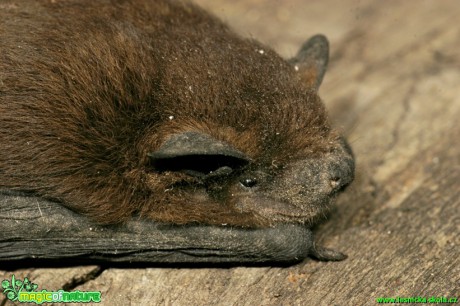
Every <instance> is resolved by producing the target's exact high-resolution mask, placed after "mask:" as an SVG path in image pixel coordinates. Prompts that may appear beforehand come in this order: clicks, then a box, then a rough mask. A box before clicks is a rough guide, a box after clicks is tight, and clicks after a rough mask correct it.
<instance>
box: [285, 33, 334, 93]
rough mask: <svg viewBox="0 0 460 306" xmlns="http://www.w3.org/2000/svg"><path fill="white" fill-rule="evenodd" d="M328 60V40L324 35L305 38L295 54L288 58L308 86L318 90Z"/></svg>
mask: <svg viewBox="0 0 460 306" xmlns="http://www.w3.org/2000/svg"><path fill="white" fill-rule="evenodd" d="M328 60H329V42H328V41H327V38H326V37H325V36H324V35H315V36H313V37H312V38H310V39H309V40H307V41H306V42H305V43H304V44H303V46H302V47H301V48H300V50H299V52H298V53H297V55H296V56H295V57H293V58H291V59H290V60H289V63H291V64H292V65H293V66H294V69H295V70H296V71H297V72H298V73H299V74H300V78H301V79H302V80H303V81H304V82H305V84H306V85H307V86H308V87H309V88H315V89H316V90H318V88H319V85H321V82H322V80H323V77H324V73H325V72H326V68H327V63H328Z"/></svg>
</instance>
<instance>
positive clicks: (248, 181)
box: [240, 177, 257, 188]
mask: <svg viewBox="0 0 460 306" xmlns="http://www.w3.org/2000/svg"><path fill="white" fill-rule="evenodd" d="M240 183H241V185H243V186H244V187H248V188H251V187H254V186H255V185H256V184H257V179H256V178H253V177H245V178H243V179H241V180H240Z"/></svg>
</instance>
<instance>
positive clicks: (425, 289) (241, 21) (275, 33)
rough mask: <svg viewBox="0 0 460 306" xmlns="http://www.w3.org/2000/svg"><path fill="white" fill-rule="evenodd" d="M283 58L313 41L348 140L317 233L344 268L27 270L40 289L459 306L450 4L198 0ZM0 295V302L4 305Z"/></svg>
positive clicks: (171, 300)
mask: <svg viewBox="0 0 460 306" xmlns="http://www.w3.org/2000/svg"><path fill="white" fill-rule="evenodd" d="M198 2H199V3H201V4H202V5H203V6H205V7H207V8H208V9H210V10H212V11H214V12H215V13H216V14H218V15H219V16H221V17H223V18H224V20H226V21H227V22H228V23H230V24H231V25H232V26H233V27H234V28H235V29H236V30H237V31H238V32H240V33H242V34H243V35H246V36H252V37H255V38H257V39H259V40H261V41H262V42H265V43H267V44H269V45H270V46H272V47H273V48H274V49H275V50H277V51H279V52H280V53H281V54H282V55H283V56H285V57H290V56H292V55H294V54H295V53H296V51H297V47H298V46H300V44H301V43H302V42H303V41H304V40H305V39H306V38H307V37H309V36H310V35H313V34H316V33H323V34H325V35H326V36H328V37H329V39H330V42H331V52H332V58H331V62H330V66H329V71H328V72H327V73H326V77H325V80H324V82H323V85H322V88H321V90H320V94H321V96H322V97H323V99H324V100H325V103H326V105H327V107H328V109H329V110H330V116H331V120H333V122H335V123H336V126H338V127H341V128H342V129H343V131H344V133H345V134H346V135H347V136H348V139H349V140H350V142H351V144H352V146H353V149H354V151H355V154H356V158H357V165H358V166H357V177H356V181H355V182H354V183H353V185H352V186H351V187H350V188H349V189H348V190H347V192H346V193H345V194H343V195H341V196H340V197H339V199H338V203H337V209H336V211H335V212H334V213H333V214H332V215H331V218H330V219H329V221H328V222H327V223H325V224H323V225H322V226H321V227H320V228H319V229H318V231H317V237H318V238H319V240H320V241H321V242H322V243H323V244H324V245H326V246H329V247H331V248H334V249H339V250H341V251H344V252H345V253H346V254H348V255H349V258H348V259H347V260H345V261H343V262H330V263H324V262H318V261H314V260H306V261H304V262H303V263H301V264H298V265H295V266H292V267H288V268H275V267H263V268H256V267H254V268H247V267H236V268H228V269H218V268H213V269H209V268H199V269H189V268H136V269H131V268H129V267H125V268H106V267H99V266H84V267H65V268H49V267H34V268H30V267H28V268H23V269H17V267H12V269H14V270H10V271H0V280H3V279H4V278H9V279H10V278H11V274H12V273H14V274H15V275H16V277H17V278H23V277H25V276H28V277H29V279H31V281H33V282H34V283H36V284H38V285H39V288H47V289H49V290H58V289H61V288H64V289H67V290H86V291H96V290H97V291H99V290H100V291H101V292H102V303H101V305H123V306H124V305H375V304H376V301H375V299H376V298H377V297H397V296H400V297H417V296H422V297H427V298H428V297H431V296H437V297H441V296H444V297H460V238H459V237H460V235H459V234H460V213H459V212H460V183H459V182H460V141H459V139H460V137H459V136H458V135H460V125H459V124H458V118H460V27H459V26H458V16H459V13H460V6H459V5H458V1H456V0H452V1H442V2H441V1H436V0H426V1H423V2H422V1H405V2H402V1H385V2H382V1H363V0H360V1H358V0H346V1H339V0H336V1H315V2H313V1H303V0H286V1H274V0H272V1H258V0H247V1H242V0H234V1H231V2H229V1H216V0H200V1H198ZM2 298H3V296H1V297H0V305H2V306H3V305H11V304H12V303H9V302H6V301H3V302H2Z"/></svg>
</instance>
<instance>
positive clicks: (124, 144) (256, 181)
mask: <svg viewBox="0 0 460 306" xmlns="http://www.w3.org/2000/svg"><path fill="white" fill-rule="evenodd" d="M0 41H2V44H1V45H0V143H1V144H2V150H0V189H1V190H2V191H3V192H4V193H5V194H8V192H10V193H11V192H13V193H14V192H21V193H25V194H27V195H29V196H33V197H39V198H42V199H46V200H47V201H51V202H53V203H59V205H60V206H62V207H64V208H66V209H68V210H70V211H72V212H74V213H76V214H77V215H79V216H83V217H84V218H86V219H87V220H89V222H92V223H94V224H96V225H97V226H109V227H110V226H112V225H115V226H116V225H119V224H127V223H129V222H131V220H142V221H140V222H143V223H142V224H145V222H147V223H151V224H160V225H165V226H166V227H164V231H168V228H170V227H168V226H169V225H171V226H175V231H177V233H176V234H174V235H181V234H180V233H181V232H182V234H183V235H187V234H189V233H190V231H192V228H193V229H197V231H198V232H199V234H197V236H196V238H195V240H196V241H206V239H207V238H208V236H207V235H209V231H210V230H214V229H216V228H217V232H218V234H216V235H217V236H219V235H223V236H222V237H220V238H222V239H221V240H222V245H221V246H219V247H218V249H217V250H213V252H214V253H215V252H218V251H219V249H220V250H223V249H225V250H226V251H225V252H231V251H232V250H233V251H235V252H236V250H238V252H240V251H241V249H245V252H250V251H251V245H252V244H253V243H248V244H245V245H244V247H243V246H241V245H238V244H237V243H236V245H235V242H232V243H231V244H229V245H225V241H226V239H227V238H223V237H224V235H227V234H225V233H228V231H229V230H230V229H231V230H232V233H234V234H235V235H236V237H237V239H236V241H239V240H241V241H243V240H245V239H246V238H247V237H249V236H250V235H254V233H256V234H255V235H256V236H255V237H256V238H251V239H255V240H254V241H259V240H260V239H262V238H263V240H264V241H272V240H276V239H275V238H276V237H275V236H277V235H281V236H282V237H288V236H290V235H293V237H292V241H295V242H296V243H297V244H298V245H299V248H300V249H302V248H303V250H302V252H300V254H301V255H299V252H294V253H292V256H291V257H289V256H290V255H289V256H287V257H286V256H285V255H283V256H282V259H281V258H277V257H276V256H272V255H270V256H268V257H269V260H270V261H275V262H276V261H277V260H286V258H289V259H290V260H292V259H293V258H295V259H298V257H299V256H302V257H305V256H307V255H310V256H313V257H316V258H318V259H320V260H341V259H344V258H345V255H343V254H342V253H340V252H336V251H333V250H329V249H326V248H323V247H320V246H317V245H315V243H314V239H313V235H312V233H311V228H312V227H313V226H314V225H315V224H317V223H318V222H319V221H321V220H322V219H323V217H324V216H325V214H326V213H327V212H328V211H329V209H330V207H331V205H332V204H333V202H334V199H335V198H336V196H337V195H338V194H339V193H340V192H341V191H343V190H344V189H345V188H346V187H347V186H348V185H349V184H350V183H351V181H352V180H353V175H354V157H353V154H352V151H351V148H350V146H349V145H348V144H347V142H346V140H345V138H344V137H342V136H341V135H340V134H339V133H338V132H337V131H335V130H334V129H333V128H332V127H331V126H330V123H329V122H328V118H327V112H326V110H325V107H324V105H323V103H322V101H321V99H320V98H319V96H318V95H317V91H318V88H319V86H320V84H321V81H322V79H323V77H324V73H325V71H326V67H327V62H328V53H329V46H328V42H327V39H326V38H325V37H324V36H322V35H316V36H313V37H312V38H310V39H309V40H307V41H306V42H305V44H304V45H303V46H302V47H301V48H300V50H299V52H298V54H297V55H296V56H295V57H294V58H291V59H289V60H285V59H283V58H281V57H280V56H279V55H277V54H276V53H275V52H274V51H273V50H272V49H271V48H269V47H268V46H266V45H263V44H261V43H259V42H257V41H255V40H253V39H249V38H243V37H240V36H238V35H237V34H235V33H234V32H233V31H232V30H231V29H230V28H229V27H228V26H227V25H225V24H224V23H223V22H221V21H220V20H219V19H217V18H216V17H214V16H212V15H211V14H209V13H207V12H206V11H204V10H203V9H201V8H199V7H198V6H196V5H194V4H192V3H189V2H185V1H166V0H160V1H148V0H129V1H105V0H104V1H85V0H69V1H45V0H40V1H33V2H31V1H11V2H8V1H7V2H3V4H2V5H0ZM161 228H163V227H161V226H160V227H159V228H155V231H156V230H159V231H160V233H158V234H156V236H155V237H158V239H162V238H161V237H162V234H161ZM152 231H154V230H153V229H152ZM187 231H188V232H187ZM219 231H221V232H219ZM168 233H169V232H168ZM219 233H221V234H219ZM174 235H173V236H172V237H169V236H168V238H167V239H166V241H164V242H163V241H162V242H161V243H164V244H168V242H169V243H172V242H171V241H173V240H174ZM283 235H284V236H283ZM166 236H167V235H166ZM281 236H280V237H281ZM225 237H227V236H225ZM189 243H191V242H188V241H184V242H182V244H179V247H180V248H182V249H183V248H187V247H191V246H190V244H189ZM290 243H292V242H290ZM174 246H175V248H177V246H178V244H177V241H174ZM194 248H197V249H200V247H199V246H198V247H196V245H195V244H194ZM264 248H265V247H264ZM266 248H267V249H268V250H269V251H268V252H269V253H270V254H272V253H273V249H274V248H275V249H276V248H287V245H286V244H281V246H280V245H277V246H273V245H271V246H268V247H266ZM171 252H176V251H174V250H172V251H171ZM200 252H201V253H200V254H201V255H200V256H201V257H200V258H206V257H209V258H214V259H213V260H216V261H219V259H215V256H214V257H213V255H212V254H207V253H206V248H204V247H203V249H202V250H200ZM257 252H260V250H257V251H254V253H257ZM214 253H213V254H214ZM230 257H231V258H232V261H235V262H238V261H248V259H247V258H243V255H241V254H233V253H232V255H231V256H230ZM175 260H177V259H172V260H171V261H175ZM181 260H182V259H181ZM187 260H189V261H192V262H193V261H194V259H193V258H192V259H187ZM200 260H202V259H196V261H200ZM226 260H227V259H226ZM179 261H180V260H179ZM249 261H250V259H249Z"/></svg>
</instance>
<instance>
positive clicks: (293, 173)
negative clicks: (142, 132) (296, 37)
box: [147, 36, 354, 225]
mask: <svg viewBox="0 0 460 306" xmlns="http://www.w3.org/2000/svg"><path fill="white" fill-rule="evenodd" d="M256 60H257V58H256ZM256 60H253V62H256ZM326 63H327V41H326V40H325V39H324V38H323V37H322V36H316V37H314V38H312V39H311V40H309V41H308V42H307V43H306V44H305V45H304V47H303V48H302V49H301V51H300V52H299V54H298V55H297V57H296V58H294V59H292V60H291V61H290V63H287V62H285V64H286V65H284V66H283V67H282V69H280V70H281V72H282V73H281V77H276V75H275V77H274V78H273V79H275V81H271V84H269V85H268V86H267V85H265V84H263V82H264V77H263V76H262V77H260V76H259V77H251V78H247V80H249V81H246V82H244V85H243V86H241V87H239V88H237V89H236V90H234V91H233V92H232V89H231V88H229V89H228V92H229V95H230V96H233V97H235V98H233V100H232V101H231V103H228V104H225V103H219V102H218V101H217V102H216V101H215V100H210V101H207V102H206V103H200V104H199V105H196V104H195V105H194V107H195V108H194V109H193V110H192V109H188V110H187V114H184V111H183V110H181V109H180V108H170V114H173V115H170V118H169V119H170V120H169V121H168V122H165V123H164V126H162V127H160V128H159V129H158V130H157V131H156V132H157V134H156V135H155V136H158V135H163V136H162V137H161V140H159V141H157V144H155V145H152V147H153V148H154V149H153V150H150V151H149V153H148V154H147V155H148V156H149V158H150V166H151V169H152V172H150V174H149V175H150V179H149V180H151V181H153V182H157V181H158V180H163V181H168V180H170V183H169V185H163V188H164V190H167V192H166V193H170V195H169V196H170V201H171V203H175V204H177V205H179V206H182V207H183V206H184V205H185V206H186V205H189V207H187V208H184V209H185V210H187V209H189V208H190V207H193V206H194V203H201V204H202V205H203V207H206V204H205V203H210V204H209V205H210V206H208V208H207V209H208V211H209V217H210V219H213V218H214V217H211V215H212V211H214V210H217V211H219V210H220V213H222V216H218V215H217V216H215V219H214V220H213V221H211V222H212V223H230V224H234V225H267V224H275V223H277V222H301V223H307V224H311V223H313V222H314V221H315V220H316V219H317V217H318V216H323V215H324V214H325V212H327V210H328V209H329V207H330V204H331V202H332V200H333V199H334V198H335V196H336V195H337V194H338V193H339V192H340V191H341V190H343V189H344V188H345V187H346V186H347V185H348V184H349V183H350V182H351V181H352V180H353V176H354V159H353V155H352V152H351V149H350V147H349V146H348V144H347V142H346V140H345V139H344V138H342V137H340V136H338V135H337V134H336V133H335V132H334V131H333V130H332V129H331V128H330V127H329V125H328V122H327V117H326V114H325V110H324V108H323V106H322V103H321V100H320V99H319V98H318V96H317V94H316V89H317V87H318V86H319V83H320V82H321V78H322V75H323V74H324V69H325V65H326ZM283 69H284V70H283ZM276 73H278V72H277V71H276V70H274V71H273V74H276ZM279 80H281V81H279ZM250 82H254V83H256V84H255V85H254V84H251V83H250ZM286 83H288V85H286ZM305 85H306V86H305ZM211 86H212V83H211ZM229 87H231V86H229ZM247 87H249V88H251V87H252V88H253V91H254V92H253V93H251V94H247V98H246V99H247V101H241V100H240V99H241V96H244V92H245V91H246V90H247ZM238 91H242V92H243V94H239V92H238ZM192 99H193V95H192ZM216 99H218V98H216ZM225 100H226V101H228V98H227V99H225ZM248 102H250V103H248ZM183 104H185V103H183V102H182V103H180V107H183ZM209 105H212V108H211V109H207V108H209ZM232 107H233V108H234V109H233V110H232ZM203 108H204V109H203ZM230 111H232V112H233V113H230V114H228V113H229V112H230ZM223 114H226V115H223ZM164 117H166V115H164ZM182 118H185V119H182ZM162 130H164V132H162ZM170 131H175V132H174V133H170ZM157 187H158V185H152V188H157ZM181 201H182V202H184V203H185V204H182V205H181V204H178V203H179V202H181ZM187 203H188V204H187ZM211 203H212V204H211ZM199 205H200V204H197V205H196V208H194V210H195V211H194V212H192V213H191V214H193V213H196V211H197V210H199V209H200V208H199ZM227 210H228V211H229V214H230V215H232V214H233V218H232V217H230V218H228V217H225V215H226V213H225V211H227ZM238 216H240V217H238ZM242 216H246V217H247V216H250V217H249V219H248V221H246V220H245V218H246V217H242ZM191 219H192V220H193V217H192V218H191Z"/></svg>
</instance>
